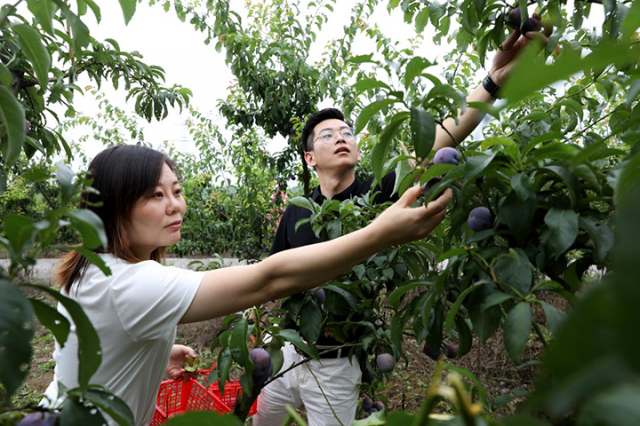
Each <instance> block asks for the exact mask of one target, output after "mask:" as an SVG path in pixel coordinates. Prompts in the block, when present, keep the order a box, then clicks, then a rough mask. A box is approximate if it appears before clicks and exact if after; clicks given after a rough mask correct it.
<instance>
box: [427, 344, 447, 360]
mask: <svg viewBox="0 0 640 426" xmlns="http://www.w3.org/2000/svg"><path fill="white" fill-rule="evenodd" d="M422 352H423V353H424V354H425V355H426V356H428V357H429V358H431V359H432V360H434V361H437V360H438V359H439V358H440V356H441V355H442V354H443V353H444V350H443V349H442V346H441V347H439V348H438V350H437V351H434V350H433V349H431V348H430V347H429V345H427V344H426V343H425V344H424V347H423V348H422Z"/></svg>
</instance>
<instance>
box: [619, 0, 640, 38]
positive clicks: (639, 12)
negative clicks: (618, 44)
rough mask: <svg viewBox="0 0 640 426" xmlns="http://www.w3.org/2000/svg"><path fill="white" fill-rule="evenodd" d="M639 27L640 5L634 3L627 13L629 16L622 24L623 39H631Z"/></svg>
mask: <svg viewBox="0 0 640 426" xmlns="http://www.w3.org/2000/svg"><path fill="white" fill-rule="evenodd" d="M638 27H640V3H639V2H637V1H633V2H631V6H630V7H629V10H628V11H627V16H626V17H625V19H624V21H623V22H622V27H621V30H622V38H623V39H627V40H628V39H630V38H631V37H632V36H633V34H634V33H635V32H636V31H637V29H638Z"/></svg>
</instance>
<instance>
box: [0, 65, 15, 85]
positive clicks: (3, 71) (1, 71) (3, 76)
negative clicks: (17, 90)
mask: <svg viewBox="0 0 640 426" xmlns="http://www.w3.org/2000/svg"><path fill="white" fill-rule="evenodd" d="M0 83H2V84H4V85H5V86H11V83H13V74H11V71H9V68H7V66H6V65H5V64H3V63H2V62H0Z"/></svg>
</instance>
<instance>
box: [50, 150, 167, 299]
mask: <svg viewBox="0 0 640 426" xmlns="http://www.w3.org/2000/svg"><path fill="white" fill-rule="evenodd" d="M165 164H167V165H168V166H169V168H170V169H171V170H172V171H173V172H174V173H176V174H177V170H176V165H175V163H174V162H173V161H172V160H171V159H170V158H169V157H167V156H166V155H165V154H163V153H161V152H159V151H155V150H153V149H151V148H147V147H144V146H138V145H119V146H115V147H112V148H108V149H105V150H104V151H102V152H101V153H100V154H98V155H97V156H96V157H95V158H94V159H93V161H92V162H91V164H90V165H89V170H88V172H87V178H89V179H92V180H93V182H92V184H91V187H92V188H94V189H95V190H97V193H94V192H85V193H84V194H83V195H82V201H81V203H80V208H81V209H89V210H92V211H93V212H95V213H96V214H97V215H98V216H100V219H102V223H103V224H104V229H105V232H106V234H107V252H108V253H113V254H114V255H115V256H116V257H118V258H121V259H124V260H126V261H128V262H132V263H137V262H140V261H142V260H145V259H139V258H138V257H137V256H136V255H135V254H134V253H133V251H131V245H130V242H129V235H128V234H127V225H128V224H129V219H130V217H131V211H132V210H133V207H134V206H135V205H136V203H137V202H138V201H140V200H141V199H143V198H144V197H148V196H150V195H151V194H152V193H153V191H154V190H155V188H156V186H157V185H158V182H159V181H160V177H161V176H162V169H163V166H164V165H165ZM96 251H97V252H103V250H102V249H98V250H96ZM164 254H165V248H164V247H160V248H157V249H156V250H154V251H153V252H152V253H151V260H155V261H162V260H164ZM88 266H89V261H88V260H87V258H86V257H84V256H82V255H81V254H79V253H77V252H75V251H72V252H69V253H68V254H67V255H66V256H65V258H64V259H63V262H62V264H60V266H58V268H57V278H58V282H59V283H60V285H61V286H62V288H63V289H64V290H65V292H67V293H70V292H71V289H72V286H73V283H79V282H80V281H81V279H82V276H83V275H84V272H85V271H86V269H87V267H88Z"/></svg>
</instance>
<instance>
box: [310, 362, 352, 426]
mask: <svg viewBox="0 0 640 426" xmlns="http://www.w3.org/2000/svg"><path fill="white" fill-rule="evenodd" d="M306 367H307V369H308V370H309V373H311V375H312V376H313V379H314V380H315V381H316V384H317V385H318V389H320V392H322V396H323V397H324V400H325V401H327V405H328V406H329V408H330V409H331V412H332V413H333V417H335V419H336V420H337V421H338V423H340V426H344V423H342V420H340V418H339V417H338V413H336V411H335V410H334V409H333V406H332V405H331V403H330V402H329V398H327V395H326V394H325V393H324V390H323V389H322V386H320V381H319V380H318V378H317V377H316V375H315V373H314V372H313V370H311V367H309V365H308V364H307V366H306Z"/></svg>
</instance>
